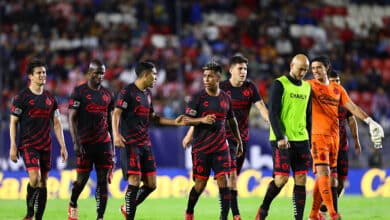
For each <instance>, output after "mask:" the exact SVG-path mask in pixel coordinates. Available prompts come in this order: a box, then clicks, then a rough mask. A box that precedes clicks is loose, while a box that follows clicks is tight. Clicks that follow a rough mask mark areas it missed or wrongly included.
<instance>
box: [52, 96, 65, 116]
mask: <svg viewBox="0 0 390 220" xmlns="http://www.w3.org/2000/svg"><path fill="white" fill-rule="evenodd" d="M65 104H66V103H65ZM56 111H58V112H57V115H56ZM59 113H60V112H59V110H58V101H57V99H56V97H54V96H53V111H52V112H51V118H54V116H57V117H58V116H59Z"/></svg>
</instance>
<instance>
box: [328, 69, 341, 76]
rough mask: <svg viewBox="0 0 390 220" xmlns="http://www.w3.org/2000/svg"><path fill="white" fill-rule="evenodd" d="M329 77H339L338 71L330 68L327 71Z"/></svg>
mask: <svg viewBox="0 0 390 220" xmlns="http://www.w3.org/2000/svg"><path fill="white" fill-rule="evenodd" d="M329 77H332V78H337V77H340V72H339V71H337V70H334V69H332V70H330V71H329Z"/></svg>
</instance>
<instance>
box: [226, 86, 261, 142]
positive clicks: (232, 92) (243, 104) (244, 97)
mask: <svg viewBox="0 0 390 220" xmlns="http://www.w3.org/2000/svg"><path fill="white" fill-rule="evenodd" d="M219 87H220V88H221V89H222V90H224V91H225V92H226V93H227V94H228V95H229V96H230V98H231V99H232V106H233V112H234V116H235V117H236V119H237V122H238V128H239V130H240V135H241V139H242V141H244V142H248V140H249V127H248V124H249V112H250V110H251V107H252V103H256V102H257V101H261V99H262V98H261V96H260V94H259V92H258V90H257V88H256V86H255V85H254V84H253V83H252V82H249V81H245V82H244V84H243V85H242V86H240V87H234V86H232V84H231V83H230V81H229V80H225V81H223V82H221V83H220V84H219ZM226 136H227V138H228V139H234V135H233V133H232V132H231V131H230V127H229V125H226Z"/></svg>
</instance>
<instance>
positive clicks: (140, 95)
mask: <svg viewBox="0 0 390 220" xmlns="http://www.w3.org/2000/svg"><path fill="white" fill-rule="evenodd" d="M135 73H136V75H137V79H136V80H135V82H134V83H131V84H129V85H128V86H126V87H125V88H123V89H122V90H121V91H120V93H119V94H118V98H117V101H116V107H115V109H114V113H113V117H112V130H113V136H114V144H115V146H117V147H120V150H121V151H120V153H121V155H120V157H121V166H122V171H123V175H124V177H125V179H126V180H127V181H128V186H127V190H126V195H125V201H126V205H125V206H121V211H122V213H123V215H124V216H125V217H126V219H127V220H132V219H134V217H135V213H136V209H137V205H139V204H140V203H142V202H143V201H144V200H145V199H146V197H147V196H148V195H149V194H150V193H152V192H153V191H154V190H155V189H156V163H155V160H154V156H153V152H152V149H151V142H150V136H149V132H148V129H149V122H150V121H153V122H155V123H159V124H163V125H184V124H183V123H182V118H183V116H182V115H181V116H179V117H177V118H176V119H175V120H174V119H168V118H164V117H159V116H157V115H156V114H155V112H154V109H153V104H152V94H151V92H150V90H149V88H152V87H153V86H154V84H155V83H156V77H157V70H156V67H155V65H154V64H153V63H151V62H140V63H138V64H137V66H136V68H135ZM119 122H120V123H119ZM141 181H143V186H142V187H141V188H139V186H140V183H141Z"/></svg>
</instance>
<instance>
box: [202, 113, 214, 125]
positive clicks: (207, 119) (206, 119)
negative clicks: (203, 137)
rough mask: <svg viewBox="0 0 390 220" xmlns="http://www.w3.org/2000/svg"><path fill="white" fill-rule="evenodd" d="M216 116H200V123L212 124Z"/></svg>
mask: <svg viewBox="0 0 390 220" xmlns="http://www.w3.org/2000/svg"><path fill="white" fill-rule="evenodd" d="M216 118H217V116H215V115H214V114H212V115H206V116H204V117H203V118H202V120H201V121H202V123H203V124H209V125H212V124H214V122H215V119H216Z"/></svg>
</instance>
